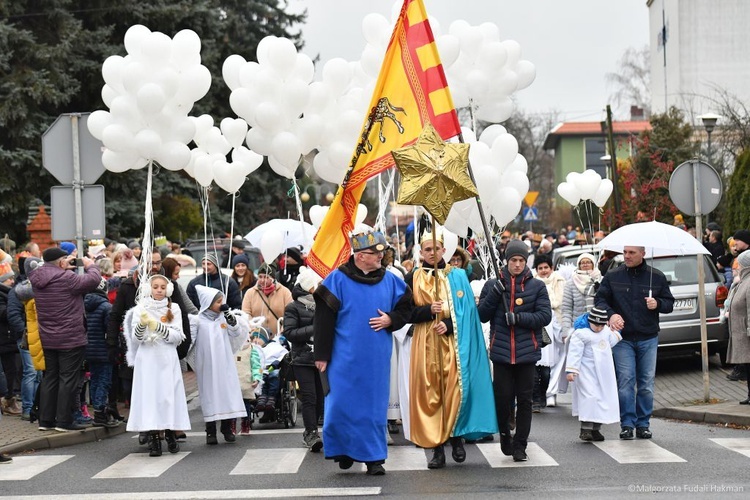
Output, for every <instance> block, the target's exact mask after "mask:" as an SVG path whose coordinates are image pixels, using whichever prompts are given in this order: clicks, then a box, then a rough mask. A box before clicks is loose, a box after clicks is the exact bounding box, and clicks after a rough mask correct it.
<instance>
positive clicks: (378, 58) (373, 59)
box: [359, 44, 385, 78]
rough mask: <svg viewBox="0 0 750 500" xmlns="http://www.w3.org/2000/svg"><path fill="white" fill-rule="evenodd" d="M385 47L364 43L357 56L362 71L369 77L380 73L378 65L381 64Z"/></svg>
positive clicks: (375, 76)
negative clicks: (360, 52)
mask: <svg viewBox="0 0 750 500" xmlns="http://www.w3.org/2000/svg"><path fill="white" fill-rule="evenodd" d="M384 55H385V49H384V48H381V47H376V46H375V45H370V44H368V45H366V46H365V48H364V49H363V50H362V55H361V56H360V57H359V64H360V66H361V68H362V71H363V72H364V73H365V75H367V76H368V77H369V78H377V77H378V74H379V73H380V66H382V64H383V56H384Z"/></svg>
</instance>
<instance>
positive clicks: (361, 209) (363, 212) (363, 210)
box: [354, 203, 367, 225]
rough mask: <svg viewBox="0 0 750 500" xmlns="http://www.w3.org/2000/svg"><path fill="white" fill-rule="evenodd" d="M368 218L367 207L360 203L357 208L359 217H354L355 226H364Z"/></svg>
mask: <svg viewBox="0 0 750 500" xmlns="http://www.w3.org/2000/svg"><path fill="white" fill-rule="evenodd" d="M366 218H367V207H366V206H365V205H363V204H362V203H360V204H359V205H358V206H357V215H355V216H354V224H355V225H356V224H362V223H363V222H364V221H365V219H366Z"/></svg>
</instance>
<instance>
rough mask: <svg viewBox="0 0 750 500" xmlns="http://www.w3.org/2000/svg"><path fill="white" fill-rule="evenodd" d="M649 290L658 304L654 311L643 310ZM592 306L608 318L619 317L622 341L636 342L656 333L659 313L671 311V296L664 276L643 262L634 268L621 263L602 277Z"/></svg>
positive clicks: (672, 304) (657, 332)
mask: <svg viewBox="0 0 750 500" xmlns="http://www.w3.org/2000/svg"><path fill="white" fill-rule="evenodd" d="M652 272H653V275H652V274H651V273H652ZM649 283H650V285H649ZM649 289H650V290H651V292H652V297H654V298H655V299H656V303H657V306H656V309H654V310H653V311H652V310H649V309H648V308H647V307H646V297H648V293H649ZM594 305H595V306H596V307H598V308H600V309H604V310H606V311H607V317H610V316H612V315H613V314H619V315H620V316H622V319H623V320H624V321H625V327H624V328H623V329H622V332H621V334H622V338H623V339H624V340H630V341H637V340H647V339H650V338H653V337H656V336H657V335H658V334H659V313H663V314H668V313H671V312H672V308H673V306H674V297H673V296H672V292H671V291H670V289H669V283H668V282H667V278H666V277H665V276H664V274H662V272H661V271H659V270H658V269H654V268H652V267H651V266H649V265H648V264H646V262H645V261H644V262H642V263H641V264H640V265H638V266H635V267H627V266H626V265H624V264H623V265H621V266H620V267H618V268H617V269H612V270H611V271H609V272H608V273H607V274H605V275H604V279H603V280H602V284H601V285H600V286H599V291H597V292H596V297H595V298H594Z"/></svg>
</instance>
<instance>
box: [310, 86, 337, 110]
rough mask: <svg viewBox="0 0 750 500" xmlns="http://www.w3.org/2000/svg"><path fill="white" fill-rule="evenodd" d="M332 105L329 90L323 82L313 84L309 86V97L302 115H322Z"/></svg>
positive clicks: (330, 91)
mask: <svg viewBox="0 0 750 500" xmlns="http://www.w3.org/2000/svg"><path fill="white" fill-rule="evenodd" d="M332 103H333V94H332V90H331V88H330V87H329V86H328V85H327V84H326V83H324V82H313V83H311V84H310V96H309V99H308V101H307V106H305V109H304V113H305V115H308V114H316V115H320V114H322V113H324V112H325V111H326V110H327V109H328V108H329V107H330V106H331V104H332Z"/></svg>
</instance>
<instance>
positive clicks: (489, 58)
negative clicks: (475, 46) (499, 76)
mask: <svg viewBox="0 0 750 500" xmlns="http://www.w3.org/2000/svg"><path fill="white" fill-rule="evenodd" d="M507 60H508V51H507V49H506V48H505V46H504V45H503V44H502V43H500V42H489V43H484V44H482V46H481V47H480V49H479V53H478V54H477V62H478V63H479V65H480V66H481V67H482V68H483V69H484V70H485V71H488V72H494V71H499V70H500V69H502V67H503V66H505V63H506V61H507Z"/></svg>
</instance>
